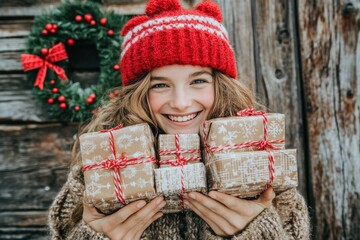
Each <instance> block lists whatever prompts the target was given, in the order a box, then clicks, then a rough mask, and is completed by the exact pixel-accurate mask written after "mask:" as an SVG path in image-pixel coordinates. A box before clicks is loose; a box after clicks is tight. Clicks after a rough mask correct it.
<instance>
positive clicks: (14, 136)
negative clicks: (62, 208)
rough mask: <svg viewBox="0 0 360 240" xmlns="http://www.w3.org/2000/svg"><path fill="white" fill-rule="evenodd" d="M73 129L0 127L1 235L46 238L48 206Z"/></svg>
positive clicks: (64, 167)
mask: <svg viewBox="0 0 360 240" xmlns="http://www.w3.org/2000/svg"><path fill="white" fill-rule="evenodd" d="M77 128H78V126H77V124H71V125H68V124H60V123H53V124H26V125H18V124H15V125H4V124H3V125H1V126H0V142H1V143H2V144H1V145H0V163H1V164H0V189H1V193H0V203H1V204H0V239H46V238H45V236H46V235H47V232H46V230H45V226H46V223H47V210H48V208H49V205H50V204H51V202H52V200H53V199H54V197H55V196H56V194H57V193H58V192H59V189H60V188H61V186H62V185H63V184H64V183H65V181H66V178H67V174H68V166H69V163H70V145H71V143H72V141H73V136H74V134H75V133H76V131H77Z"/></svg>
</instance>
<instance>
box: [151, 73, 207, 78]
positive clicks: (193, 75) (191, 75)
mask: <svg viewBox="0 0 360 240" xmlns="http://www.w3.org/2000/svg"><path fill="white" fill-rule="evenodd" d="M203 74H207V75H209V76H211V77H212V74H211V73H209V72H208V71H198V72H194V73H192V74H190V75H189V77H190V78H193V77H197V76H201V75H203ZM164 79H167V78H166V77H161V76H154V77H151V79H150V80H164Z"/></svg>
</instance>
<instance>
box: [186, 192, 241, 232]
mask: <svg viewBox="0 0 360 240" xmlns="http://www.w3.org/2000/svg"><path fill="white" fill-rule="evenodd" d="M187 200H188V202H190V203H191V204H192V205H193V206H194V207H195V208H196V209H197V210H198V211H199V214H200V215H199V216H203V217H204V218H206V219H209V220H211V221H213V222H214V223H216V225H217V226H218V227H219V228H220V229H221V231H222V232H225V234H226V235H231V233H233V232H236V229H235V228H234V226H233V225H232V224H231V223H230V222H229V221H228V219H230V218H236V216H234V215H235V214H234V213H232V212H231V211H229V210H228V209H226V207H225V206H224V205H222V204H221V203H219V202H216V201H215V200H212V199H211V198H209V197H207V196H205V195H203V194H201V193H197V192H192V193H189V194H188V199H187ZM210 207H211V208H210ZM204 220H205V219H204Z"/></svg>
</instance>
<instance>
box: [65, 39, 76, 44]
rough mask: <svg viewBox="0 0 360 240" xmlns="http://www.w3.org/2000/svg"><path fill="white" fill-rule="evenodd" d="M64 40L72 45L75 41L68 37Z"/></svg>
mask: <svg viewBox="0 0 360 240" xmlns="http://www.w3.org/2000/svg"><path fill="white" fill-rule="evenodd" d="M66 42H67V44H68V45H69V46H72V45H74V43H75V41H74V39H72V38H69V39H68V40H67V41H66Z"/></svg>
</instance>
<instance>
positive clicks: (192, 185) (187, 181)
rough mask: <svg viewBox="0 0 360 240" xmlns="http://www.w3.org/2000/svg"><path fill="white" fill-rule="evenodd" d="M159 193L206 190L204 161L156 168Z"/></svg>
mask: <svg viewBox="0 0 360 240" xmlns="http://www.w3.org/2000/svg"><path fill="white" fill-rule="evenodd" d="M155 182H156V190H157V193H158V194H162V195H164V196H166V197H167V196H171V195H180V194H182V193H184V192H206V174H205V166H204V164H203V163H194V164H188V165H184V166H174V167H165V168H158V169H155Z"/></svg>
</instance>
